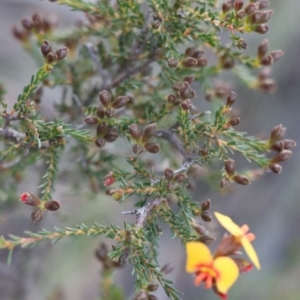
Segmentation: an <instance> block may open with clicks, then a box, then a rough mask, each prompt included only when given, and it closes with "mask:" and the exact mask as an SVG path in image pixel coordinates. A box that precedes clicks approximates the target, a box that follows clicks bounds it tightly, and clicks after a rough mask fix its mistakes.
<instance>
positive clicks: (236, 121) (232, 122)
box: [228, 118, 240, 126]
mask: <svg viewBox="0 0 300 300" xmlns="http://www.w3.org/2000/svg"><path fill="white" fill-rule="evenodd" d="M238 124H240V118H232V119H231V120H230V121H229V122H228V125H229V126H236V125H238Z"/></svg>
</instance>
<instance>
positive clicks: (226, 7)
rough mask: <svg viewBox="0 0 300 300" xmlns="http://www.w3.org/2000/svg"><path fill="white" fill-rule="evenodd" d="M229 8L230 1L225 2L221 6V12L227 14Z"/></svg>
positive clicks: (230, 6)
mask: <svg viewBox="0 0 300 300" xmlns="http://www.w3.org/2000/svg"><path fill="white" fill-rule="evenodd" d="M231 8H232V5H231V1H226V2H224V3H223V4H222V11H223V13H224V14H225V13H227V12H229V11H230V10H231Z"/></svg>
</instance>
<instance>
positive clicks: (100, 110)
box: [96, 107, 105, 119]
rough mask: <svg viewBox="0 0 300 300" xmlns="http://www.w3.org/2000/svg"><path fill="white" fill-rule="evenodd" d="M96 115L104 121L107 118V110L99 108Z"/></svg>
mask: <svg viewBox="0 0 300 300" xmlns="http://www.w3.org/2000/svg"><path fill="white" fill-rule="evenodd" d="M96 114H97V116H98V117H99V118H100V119H103V118H104V116H105V109H104V108H103V107H98V108H97V112H96Z"/></svg>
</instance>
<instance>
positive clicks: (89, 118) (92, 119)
mask: <svg viewBox="0 0 300 300" xmlns="http://www.w3.org/2000/svg"><path fill="white" fill-rule="evenodd" d="M84 122H85V123H86V124H88V125H96V124H98V119H97V118H96V117H93V116H87V117H86V118H85V119H84Z"/></svg>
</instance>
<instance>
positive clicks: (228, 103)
mask: <svg viewBox="0 0 300 300" xmlns="http://www.w3.org/2000/svg"><path fill="white" fill-rule="evenodd" d="M236 98H237V95H236V93H235V92H232V91H231V92H230V94H229V95H228V96H227V101H226V106H231V105H232V104H233V103H234V102H235V100H236Z"/></svg>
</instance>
